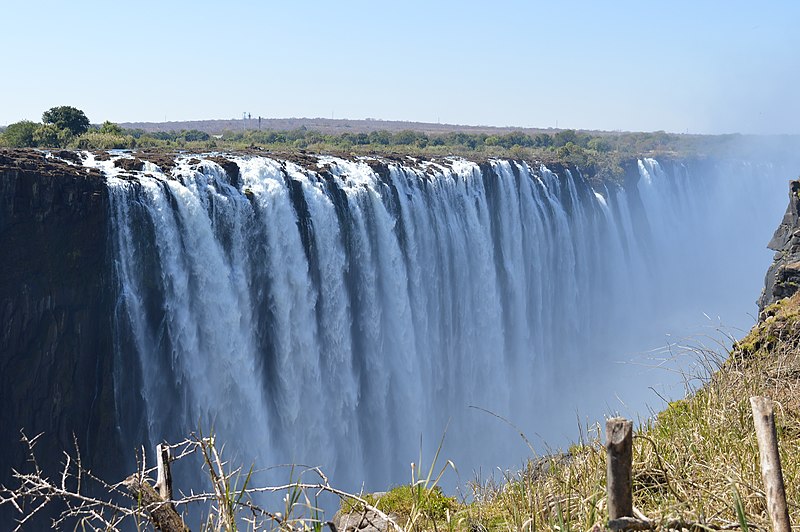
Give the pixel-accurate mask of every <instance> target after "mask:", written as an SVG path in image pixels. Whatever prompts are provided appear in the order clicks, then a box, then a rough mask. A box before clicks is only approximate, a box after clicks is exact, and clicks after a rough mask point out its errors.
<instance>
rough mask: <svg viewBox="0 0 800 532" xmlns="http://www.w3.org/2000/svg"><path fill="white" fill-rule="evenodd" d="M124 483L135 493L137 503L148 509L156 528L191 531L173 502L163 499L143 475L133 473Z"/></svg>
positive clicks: (170, 530)
mask: <svg viewBox="0 0 800 532" xmlns="http://www.w3.org/2000/svg"><path fill="white" fill-rule="evenodd" d="M122 484H123V485H124V486H125V487H127V488H128V490H129V491H130V492H131V493H132V494H133V496H134V497H135V498H136V501H137V504H140V505H141V507H142V508H145V509H147V512H148V513H149V514H150V519H151V520H152V522H153V526H154V527H155V529H156V530H160V531H161V532H189V527H187V526H186V524H185V523H184V522H183V519H182V518H181V516H180V515H179V514H178V512H176V511H175V507H174V506H172V503H170V502H169V501H165V500H164V499H162V498H161V496H160V495H159V494H158V492H156V490H155V489H153V486H151V485H150V484H148V483H147V482H145V481H144V480H143V479H142V477H141V475H139V474H133V475H131V476H129V477H128V478H126V479H125V480H124V481H123V482H122Z"/></svg>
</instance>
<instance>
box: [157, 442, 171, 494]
mask: <svg viewBox="0 0 800 532" xmlns="http://www.w3.org/2000/svg"><path fill="white" fill-rule="evenodd" d="M156 458H157V460H158V477H157V479H156V490H157V491H158V494H159V495H160V496H161V498H162V499H164V500H165V501H171V500H172V472H171V471H170V468H169V462H170V455H169V447H168V446H166V445H164V444H163V443H159V444H158V446H157V447H156Z"/></svg>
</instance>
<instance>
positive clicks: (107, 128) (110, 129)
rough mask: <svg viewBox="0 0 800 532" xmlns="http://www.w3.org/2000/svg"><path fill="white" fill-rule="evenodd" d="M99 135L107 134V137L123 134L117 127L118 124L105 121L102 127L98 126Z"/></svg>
mask: <svg viewBox="0 0 800 532" xmlns="http://www.w3.org/2000/svg"><path fill="white" fill-rule="evenodd" d="M100 133H107V134H109V135H122V133H123V132H122V128H121V127H119V125H118V124H115V123H113V122H109V121H108V120H106V121H105V122H103V125H102V126H100Z"/></svg>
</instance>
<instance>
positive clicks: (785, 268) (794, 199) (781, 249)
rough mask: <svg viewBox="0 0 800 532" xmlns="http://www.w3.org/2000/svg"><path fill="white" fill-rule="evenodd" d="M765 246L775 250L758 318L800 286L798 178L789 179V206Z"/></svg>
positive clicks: (759, 305) (799, 197) (799, 202)
mask: <svg viewBox="0 0 800 532" xmlns="http://www.w3.org/2000/svg"><path fill="white" fill-rule="evenodd" d="M767 247H769V249H771V250H773V251H775V252H776V253H775V258H774V260H773V262H772V265H771V266H770V267H769V269H768V270H767V275H766V279H765V281H764V291H763V292H762V293H761V297H760V298H759V300H758V310H759V319H760V320H763V319H764V317H765V316H764V309H765V308H767V307H768V306H769V305H771V304H772V303H775V302H776V301H778V300H780V299H783V298H785V297H789V296H791V295H792V294H794V293H795V292H797V290H798V288H800V181H792V182H790V183H789V206H788V207H787V208H786V214H784V215H783V220H782V221H781V223H780V225H779V226H778V229H777V230H776V231H775V234H774V235H773V237H772V240H770V242H769V244H768V245H767Z"/></svg>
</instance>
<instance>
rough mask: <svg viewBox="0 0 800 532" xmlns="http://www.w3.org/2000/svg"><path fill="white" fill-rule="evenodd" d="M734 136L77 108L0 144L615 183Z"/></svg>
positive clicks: (21, 126) (26, 125) (11, 132)
mask: <svg viewBox="0 0 800 532" xmlns="http://www.w3.org/2000/svg"><path fill="white" fill-rule="evenodd" d="M737 137H738V136H737V135H716V136H711V135H678V134H671V133H665V132H663V131H656V132H651V133H628V132H618V133H610V132H587V131H575V130H572V129H567V130H559V131H553V132H550V131H547V132H538V133H526V132H524V131H511V132H509V133H497V134H488V133H466V132H459V131H455V132H449V133H436V134H428V133H424V132H421V131H412V130H404V131H397V132H391V131H386V130H379V131H372V132H369V133H366V132H355V133H350V132H345V133H336V134H331V133H322V132H320V131H315V130H312V129H307V128H306V127H300V128H298V129H294V130H290V131H276V130H254V129H252V130H244V131H225V132H223V133H222V134H221V135H210V134H209V133H207V132H204V131H199V130H180V131H161V132H148V131H144V130H141V129H126V128H122V127H121V126H119V125H118V124H114V123H112V122H109V121H106V122H104V123H102V124H101V125H91V124H90V121H89V119H88V118H87V117H86V115H85V113H84V112H83V111H81V110H79V109H76V108H75V107H70V106H60V107H53V108H51V109H49V110H47V111H45V112H44V113H43V114H42V122H41V123H36V122H31V121H27V120H23V121H21V122H17V123H14V124H10V125H9V126H7V127H6V128H5V130H4V131H2V133H0V146H7V147H36V148H71V149H85V150H109V149H151V148H153V149H167V150H190V151H197V152H203V151H237V150H248V149H257V150H269V151H276V152H292V151H298V150H307V151H312V152H319V153H334V154H345V155H371V154H373V155H374V154H378V155H388V154H391V153H395V154H401V155H402V154H407V155H419V156H448V155H456V156H462V157H467V158H487V157H508V158H516V159H526V160H538V161H542V162H553V161H558V162H562V163H567V164H572V165H575V166H577V167H579V168H581V170H582V171H585V172H586V173H587V175H589V176H590V177H594V176H597V177H599V178H604V179H619V178H620V177H621V176H622V174H623V170H622V167H621V162H622V161H623V160H625V159H630V158H633V157H641V156H662V155H665V154H667V155H674V156H682V157H685V156H687V155H689V156H693V155H703V154H710V153H713V152H714V151H715V150H719V149H720V148H724V147H725V146H728V145H730V143H731V141H732V140H735V139H736V138H737Z"/></svg>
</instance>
